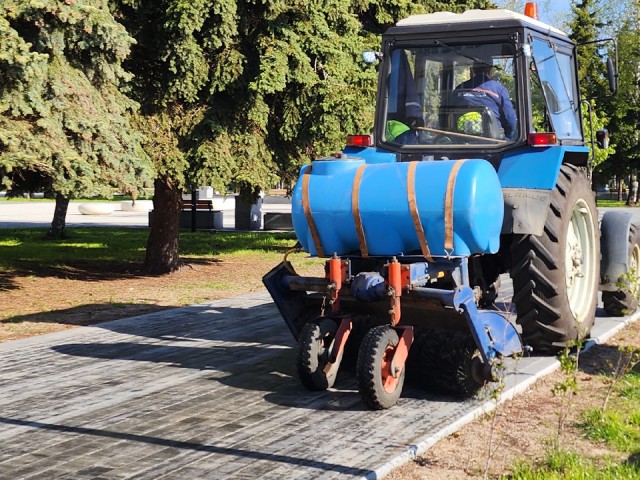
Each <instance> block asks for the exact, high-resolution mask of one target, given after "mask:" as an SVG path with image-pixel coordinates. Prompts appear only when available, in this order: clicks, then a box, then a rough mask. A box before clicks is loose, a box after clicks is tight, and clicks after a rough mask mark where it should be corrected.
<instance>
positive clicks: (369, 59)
mask: <svg viewBox="0 0 640 480" xmlns="http://www.w3.org/2000/svg"><path fill="white" fill-rule="evenodd" d="M362 59H363V60H364V63H368V64H372V63H376V62H377V61H378V60H382V53H381V52H374V51H373V50H365V51H364V52H362Z"/></svg>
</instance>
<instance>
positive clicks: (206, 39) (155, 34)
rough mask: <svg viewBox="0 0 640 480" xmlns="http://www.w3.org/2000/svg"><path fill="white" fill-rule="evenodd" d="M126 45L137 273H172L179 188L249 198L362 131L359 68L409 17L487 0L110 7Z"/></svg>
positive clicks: (366, 125)
mask: <svg viewBox="0 0 640 480" xmlns="http://www.w3.org/2000/svg"><path fill="white" fill-rule="evenodd" d="M110 5H111V8H112V11H113V12H114V15H116V18H118V20H119V21H121V22H122V23H123V24H124V25H125V27H126V28H127V30H128V31H129V32H130V33H131V35H132V36H133V37H134V38H135V39H136V41H137V43H136V44H135V45H134V46H133V47H132V56H131V57H130V58H129V60H128V61H127V63H126V64H125V67H126V68H127V69H128V70H129V71H130V72H132V73H133V74H134V80H133V83H132V86H133V89H132V93H133V95H134V98H135V99H136V100H137V101H138V102H139V103H140V104H141V106H142V109H141V115H140V117H139V119H138V121H137V125H139V126H140V128H142V130H143V131H144V132H145V133H146V135H147V139H148V141H147V144H146V149H147V152H148V153H149V155H150V156H151V157H152V159H153V161H154V163H155V165H156V169H157V171H158V176H157V178H156V180H155V197H154V210H155V212H156V215H155V216H154V224H153V226H152V229H151V233H150V235H149V241H148V244H147V257H146V261H145V265H146V268H147V270H148V271H151V272H155V273H162V272H168V271H172V270H175V269H176V268H178V267H179V264H180V261H179V252H178V248H179V245H178V218H179V212H180V202H181V196H182V192H183V191H184V190H187V189H190V187H191V186H194V185H204V184H208V185H212V186H214V188H215V189H216V190H220V191H226V189H227V188H228V187H230V188H233V189H234V190H236V191H238V192H240V195H241V197H243V198H246V199H248V200H249V201H250V200H251V199H252V198H255V197H256V195H257V194H258V193H259V192H260V190H264V189H267V188H269V187H271V186H272V185H273V184H274V183H275V181H276V180H278V179H280V180H282V181H283V182H284V183H285V184H291V183H292V182H293V181H294V179H295V177H296V176H297V174H298V171H299V169H300V166H301V165H303V164H304V163H306V162H308V161H309V160H310V159H312V158H314V157H318V156H323V155H326V154H328V153H331V152H332V151H335V150H337V149H340V148H341V147H342V145H343V142H344V138H345V136H346V134H348V133H357V132H367V131H369V130H370V129H371V126H372V123H373V111H374V101H375V88H376V78H377V75H376V72H375V71H374V70H373V69H370V68H367V66H366V65H365V64H364V63H363V62H362V60H361V52H362V51H363V50H365V49H372V48H378V46H379V41H380V38H379V36H378V34H379V33H381V32H382V31H383V30H385V29H386V28H387V27H388V26H390V25H391V24H392V23H393V22H395V21H396V20H398V19H400V18H403V17H405V16H407V15H409V14H411V13H425V12H429V11H434V10H435V9H447V10H454V11H461V10H462V9H464V8H465V7H478V6H483V7H486V6H487V5H488V2H487V1H484V0H477V1H471V2H462V1H454V2H437V1H427V2H412V1H409V0H398V1H395V2H386V1H383V0H375V1H370V0H327V1H323V2H308V1H302V0H294V1H284V0H193V1H191V2H185V1H182V0H156V1H151V0H112V1H111V2H110Z"/></svg>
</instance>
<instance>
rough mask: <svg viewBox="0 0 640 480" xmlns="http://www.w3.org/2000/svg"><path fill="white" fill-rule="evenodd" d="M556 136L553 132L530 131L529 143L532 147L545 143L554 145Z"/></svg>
mask: <svg viewBox="0 0 640 480" xmlns="http://www.w3.org/2000/svg"><path fill="white" fill-rule="evenodd" d="M557 140H558V138H557V137H556V134H555V133H530V134H529V145H531V146H532V147H540V146H545V145H555V144H556V143H557Z"/></svg>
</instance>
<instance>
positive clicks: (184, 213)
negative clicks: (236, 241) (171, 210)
mask: <svg viewBox="0 0 640 480" xmlns="http://www.w3.org/2000/svg"><path fill="white" fill-rule="evenodd" d="M195 206H196V228H197V229H198V230H220V229H222V228H223V214H222V210H214V208H213V200H206V199H205V200H196V205H195ZM191 208H192V205H191V200H188V199H187V200H182V205H181V207H180V228H189V229H190V228H191V219H192V213H193V212H192V211H191ZM152 221H153V210H151V211H150V212H149V226H151V223H152Z"/></svg>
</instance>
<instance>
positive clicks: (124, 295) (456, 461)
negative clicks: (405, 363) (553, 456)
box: [0, 255, 640, 480]
mask: <svg viewBox="0 0 640 480" xmlns="http://www.w3.org/2000/svg"><path fill="white" fill-rule="evenodd" d="M183 260H185V263H186V265H185V266H184V267H183V268H182V269H181V270H180V271H178V272H175V273H172V274H170V275H165V276H160V277H154V276H144V275H140V274H139V273H137V272H136V268H137V266H136V265H131V264H120V265H113V264H108V265H106V264H105V265H74V266H73V268H69V269H49V270H45V269H38V268H37V266H33V265H31V266H28V267H25V269H24V270H23V271H14V272H3V273H2V281H0V341H8V340H13V339H18V338H24V337H28V336H31V335H37V334H42V333H47V332H53V331H58V330H63V329H67V328H73V327H74V326H78V325H88V324H93V323H97V322H102V321H107V320H113V319H117V318H124V317H130V316H134V315H140V314H145V313H150V312H154V311H158V310H160V309H165V308H173V307H178V306H183V305H188V304H193V303H199V302H203V301H207V300H215V299H219V298H225V297H229V296H235V295H240V294H244V293H250V292H254V291H258V290H261V289H262V288H263V286H262V282H261V278H262V276H263V275H264V274H265V273H266V272H268V271H269V270H270V269H271V268H273V267H274V266H275V265H274V262H273V260H271V259H265V258H263V257H261V256H259V255H255V256H244V257H241V258H228V259H224V260H215V261H200V260H198V261H196V260H189V259H183ZM309 268H311V267H309ZM313 268H316V269H317V267H313ZM314 274H315V275H319V272H318V271H317V270H315V271H314ZM622 345H627V346H632V347H634V348H640V325H638V324H637V323H636V324H632V325H630V326H629V327H627V328H626V329H625V330H623V331H622V332H620V333H619V334H618V335H617V336H616V337H615V338H614V339H613V340H612V341H610V342H609V343H608V344H607V345H601V346H597V347H594V348H592V349H591V350H590V351H589V352H587V353H585V354H583V355H582V357H581V359H580V366H581V368H580V373H579V376H578V383H579V392H578V395H576V396H575V397H572V399H571V408H570V410H569V413H568V416H567V419H566V421H565V427H564V428H563V429H562V430H561V431H560V437H559V438H558V432H559V428H558V418H559V417H558V411H559V409H560V404H561V399H560V398H558V397H554V396H553V394H552V389H553V387H554V385H557V384H558V383H560V382H562V381H563V378H564V377H563V374H562V373H559V372H556V373H554V374H552V375H549V376H548V377H545V378H543V379H541V380H540V381H538V382H537V383H536V384H535V385H533V386H532V387H531V389H530V390H529V391H527V392H526V393H524V394H522V395H519V396H518V397H516V398H514V399H512V400H510V401H507V402H506V403H504V404H502V405H500V406H499V407H498V408H497V410H496V414H495V420H494V417H493V416H487V417H485V418H481V419H479V420H477V421H475V422H473V423H471V424H469V425H467V426H465V427H464V428H462V429H461V430H460V431H458V432H456V433H454V434H453V435H451V436H449V437H447V438H445V439H443V440H442V441H440V442H439V443H438V444H436V445H435V446H434V447H432V448H431V449H430V450H429V451H427V452H426V453H425V454H424V455H421V456H420V457H419V458H417V459H416V460H415V461H411V462H409V463H407V464H406V465H404V466H402V467H399V468H397V469H395V470H394V471H393V472H392V473H391V474H390V475H389V476H388V477H387V478H388V479H389V480H418V479H421V480H424V479H453V480H456V479H477V478H485V477H486V478H498V477H499V476H500V475H505V474H508V473H509V471H510V468H511V467H512V466H513V465H514V463H515V462H517V461H521V460H524V461H533V462H535V461H539V460H542V459H543V458H544V456H545V454H546V452H547V451H548V450H549V444H550V442H551V441H555V440H557V441H559V443H560V445H561V446H562V447H563V448H565V449H568V450H571V451H575V452H578V453H582V454H584V455H585V456H588V457H592V458H600V457H602V456H604V455H612V456H614V457H615V456H619V454H617V453H614V452H611V451H608V450H607V449H606V448H605V446H604V445H599V444H594V443H593V442H590V441H588V440H587V439H585V438H584V437H583V436H582V434H581V432H580V430H579V429H577V428H576V427H575V424H576V422H577V421H578V419H579V417H580V414H581V412H582V411H584V410H586V409H590V408H595V407H599V406H601V405H602V403H603V401H604V398H605V396H606V394H607V391H608V388H609V383H608V382H607V380H606V379H605V378H603V377H602V376H599V374H600V373H602V372H611V368H612V365H615V364H616V362H617V360H618V356H619V351H618V349H617V348H616V347H617V346H622ZM489 452H490V453H489ZM485 470H486V473H487V475H486V476H485Z"/></svg>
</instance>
